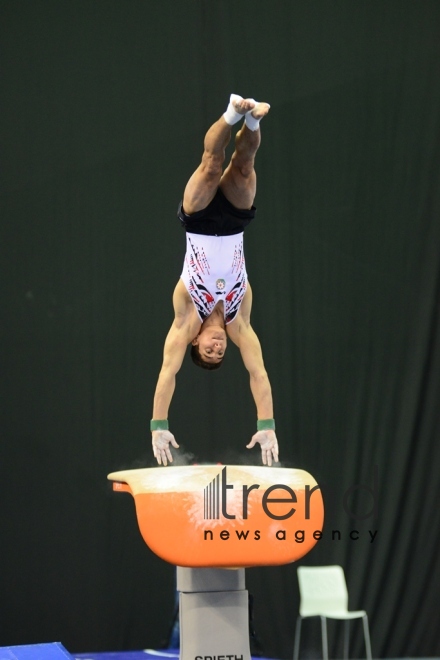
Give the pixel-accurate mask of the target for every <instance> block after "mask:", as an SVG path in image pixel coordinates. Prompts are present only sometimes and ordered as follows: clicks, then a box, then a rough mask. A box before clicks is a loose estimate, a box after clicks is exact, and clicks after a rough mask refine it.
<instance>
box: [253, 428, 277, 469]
mask: <svg viewBox="0 0 440 660" xmlns="http://www.w3.org/2000/svg"><path fill="white" fill-rule="evenodd" d="M257 442H259V443H260V445H261V458H262V459H263V463H264V465H269V467H270V466H271V465H272V459H273V460H274V461H275V463H277V462H278V440H277V436H276V435H275V431H270V430H267V431H257V433H256V434H255V435H254V436H252V440H251V441H250V443H249V444H248V445H246V447H247V448H248V449H252V447H255V445H256V444H257Z"/></svg>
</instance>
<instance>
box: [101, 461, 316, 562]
mask: <svg viewBox="0 0 440 660" xmlns="http://www.w3.org/2000/svg"><path fill="white" fill-rule="evenodd" d="M108 478H109V479H110V480H112V481H113V482H114V483H113V489H114V490H115V491H122V492H129V493H131V495H132V496H133V497H134V501H135V505H136V514H137V519H138V524H139V528H140V531H141V534H142V536H143V538H144V541H145V543H146V544H147V545H148V546H149V548H150V549H151V550H152V551H153V552H154V553H156V554H157V555H158V556H159V557H161V558H162V559H164V560H165V561H167V562H170V563H171V564H175V565H176V566H186V567H210V568H239V567H250V566H275V565H280V564H288V563H290V562H293V561H296V560H297V559H300V558H301V557H303V556H304V555H306V554H307V553H308V552H309V551H310V550H311V549H312V548H313V546H314V545H315V544H316V543H317V540H318V538H319V532H320V531H321V530H322V526H323V521H324V506H323V501H322V495H321V491H320V489H319V486H317V483H316V481H315V479H314V478H313V477H312V476H311V475H310V474H309V473H308V472H305V471H304V470H295V469H290V468H277V467H274V468H269V467H255V466H245V465H241V466H240V465H227V466H222V465H196V466H186V467H166V468H163V467H156V468H146V469H141V470H124V471H121V472H113V473H112V474H109V475H108Z"/></svg>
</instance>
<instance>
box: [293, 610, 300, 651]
mask: <svg viewBox="0 0 440 660" xmlns="http://www.w3.org/2000/svg"><path fill="white" fill-rule="evenodd" d="M301 623H302V616H299V617H298V618H297V620H296V628H295V645H294V647H293V660H298V656H299V642H300V639H301Z"/></svg>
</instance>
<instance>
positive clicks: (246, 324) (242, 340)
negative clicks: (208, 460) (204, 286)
mask: <svg viewBox="0 0 440 660" xmlns="http://www.w3.org/2000/svg"><path fill="white" fill-rule="evenodd" d="M251 307H252V289H251V287H250V284H249V283H248V287H247V291H246V293H245V296H244V298H243V302H242V304H241V307H240V311H239V314H238V315H237V318H236V319H235V320H234V321H233V322H232V323H230V324H229V325H228V326H227V333H228V335H229V337H230V338H231V340H232V341H233V342H234V344H236V345H237V346H238V348H239V349H240V353H241V357H242V358H243V363H244V366H245V367H246V369H247V370H248V372H249V376H250V386H251V392H252V396H253V398H254V401H255V405H256V408H257V417H258V419H272V418H273V400H272V388H271V386H270V382H269V376H268V375H267V371H266V369H265V367H264V361H263V353H262V350H261V344H260V341H259V339H258V337H257V335H256V334H255V331H254V330H253V328H252V326H251V323H250V313H251ZM257 442H258V443H260V445H261V456H262V460H263V463H264V465H272V460H274V461H278V441H277V438H276V435H275V431H272V430H266V431H257V433H255V435H254V436H253V437H252V440H251V442H250V443H249V444H248V445H247V448H248V449H251V448H252V447H254V446H255V444H256V443H257Z"/></svg>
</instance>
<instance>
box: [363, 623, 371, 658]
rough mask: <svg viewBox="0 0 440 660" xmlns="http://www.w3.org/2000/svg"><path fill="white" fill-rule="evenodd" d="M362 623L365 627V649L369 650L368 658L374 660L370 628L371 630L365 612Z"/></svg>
mask: <svg viewBox="0 0 440 660" xmlns="http://www.w3.org/2000/svg"><path fill="white" fill-rule="evenodd" d="M362 625H363V627H364V638H365V650H366V652H367V660H372V658H373V656H372V654H371V641H370V630H369V627H368V615H367V614H365V615H364V616H363V617H362Z"/></svg>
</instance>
